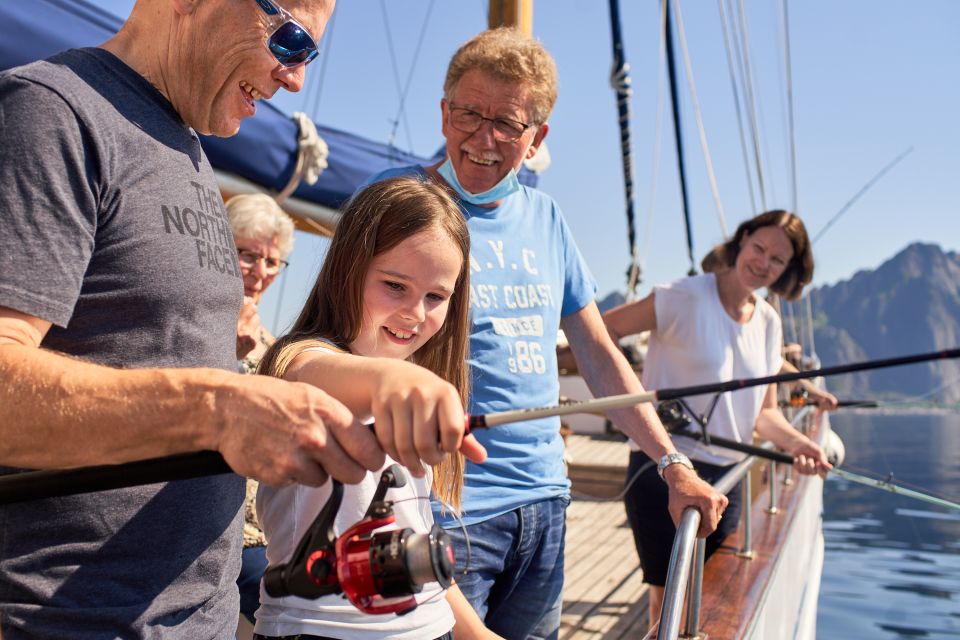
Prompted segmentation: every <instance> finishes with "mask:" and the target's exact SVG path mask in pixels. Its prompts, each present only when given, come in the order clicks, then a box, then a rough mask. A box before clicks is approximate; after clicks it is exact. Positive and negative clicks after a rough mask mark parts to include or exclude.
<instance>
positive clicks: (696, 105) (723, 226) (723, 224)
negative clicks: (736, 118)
mask: <svg viewBox="0 0 960 640" xmlns="http://www.w3.org/2000/svg"><path fill="white" fill-rule="evenodd" d="M671 1H672V2H673V11H674V13H675V14H676V16H677V33H679V34H680V49H681V50H682V52H683V64H684V67H685V68H686V71H687V84H688V85H689V87H690V100H691V102H692V103H693V113H694V115H695V116H696V118H697V130H698V131H699V133H700V146H701V147H703V158H704V161H705V162H706V165H707V178H708V179H709V181H710V192H711V193H712V194H713V203H714V206H715V207H716V209H717V218H719V220H720V231H721V232H722V233H723V235H724V237H726V236H727V235H728V234H727V221H726V218H725V217H724V215H723V204H722V203H721V202H720V191H719V189H717V178H716V176H715V175H714V172H713V161H712V160H711V158H710V147H709V146H708V145H707V132H706V129H705V128H704V126H703V117H702V116H701V114H700V101H699V100H698V99H697V88H696V85H695V84H694V82H693V67H692V66H691V64H690V53H689V51H688V50H687V36H686V33H685V32H684V29H683V16H681V15H680V0H671Z"/></svg>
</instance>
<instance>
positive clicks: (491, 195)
mask: <svg viewBox="0 0 960 640" xmlns="http://www.w3.org/2000/svg"><path fill="white" fill-rule="evenodd" d="M437 173H439V174H440V176H441V177H442V178H443V179H444V180H446V181H447V184H449V185H450V186H451V187H453V189H454V191H456V192H457V193H458V194H460V197H461V198H462V199H464V200H466V201H467V202H469V203H470V204H477V205H485V204H491V203H493V202H497V201H498V200H503V199H504V198H506V197H507V196H509V195H510V194H512V193H516V192H517V191H519V190H520V181H519V180H517V172H516V171H515V170H514V169H510V172H509V173H507V175H505V176H504V177H503V179H502V180H501V181H500V182H498V183H497V184H495V185H494V186H493V188H492V189H489V190H487V191H484V192H483V193H470V192H469V191H467V190H466V189H464V188H463V185H462V184H460V181H459V180H458V179H457V172H456V171H455V170H454V168H453V163H452V162H450V156H447V159H446V160H444V161H443V164H441V165H440V166H439V167H437Z"/></svg>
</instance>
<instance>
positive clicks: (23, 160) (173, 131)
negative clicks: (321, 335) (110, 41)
mask: <svg viewBox="0 0 960 640" xmlns="http://www.w3.org/2000/svg"><path fill="white" fill-rule="evenodd" d="M0 150H2V152H0V185H2V186H0V306H6V307H11V308H13V309H17V310H19V311H22V312H25V313H28V314H30V315H33V316H37V317H40V318H43V319H46V320H49V321H50V322H52V323H53V325H54V326H53V327H52V328H51V330H50V332H49V333H48V334H47V336H46V338H45V339H44V341H43V347H44V348H47V349H52V350H56V351H60V352H63V353H66V354H70V355H71V356H74V357H78V358H82V359H84V360H89V361H92V362H97V363H101V364H106V365H110V366H116V367H125V368H141V367H197V366H203V367H218V368H222V369H227V370H233V369H235V367H236V355H235V332H236V322H237V318H238V316H239V313H240V307H241V304H242V281H241V279H240V276H239V265H238V263H237V254H236V249H235V246H234V244H233V237H232V234H231V232H230V228H229V224H228V222H227V216H226V214H225V210H224V206H223V202H222V200H221V197H220V194H219V191H218V188H217V183H216V180H215V177H214V175H213V171H212V169H211V167H210V164H209V162H208V161H207V158H206V156H205V155H204V153H203V151H202V149H201V148H200V142H199V140H198V138H197V136H196V134H195V133H194V132H193V131H192V130H191V129H190V128H189V127H188V126H186V125H185V124H184V123H183V122H182V121H181V119H180V118H179V117H178V115H177V114H176V112H175V111H174V110H173V108H172V106H171V105H170V103H169V102H168V101H167V100H166V99H165V98H164V97H163V96H162V95H161V94H160V93H159V92H158V91H157V90H156V89H155V88H154V87H153V86H152V85H150V84H149V83H148V82H147V81H146V80H145V79H144V78H143V77H141V76H140V75H139V74H137V73H136V72H134V71H133V70H132V69H130V68H129V67H127V66H126V65H125V64H123V63H122V62H121V61H120V60H119V59H117V58H116V57H114V56H113V55H111V54H109V53H108V52H106V51H103V50H100V49H80V50H72V51H68V52H65V53H63V54H60V55H58V56H55V57H54V58H51V59H50V60H48V61H42V62H37V63H33V64H30V65H27V66H24V67H20V68H17V69H12V70H10V71H8V72H5V73H3V74H0ZM0 419H2V418H0ZM8 426H9V425H8ZM118 428H122V426H118ZM11 471H12V470H11V469H6V468H0V473H9V472H11ZM243 493H244V483H243V480H242V479H241V478H239V477H237V476H234V475H222V476H214V477H210V478H201V479H197V480H190V481H182V482H171V483H166V484H156V485H150V486H142V487H133V488H129V489H118V490H113V491H106V492H101V493H94V494H87V495H78V496H72V497H65V498H57V499H48V500H41V501H34V502H25V503H20V504H13V505H8V506H0V634H2V637H3V638H4V639H5V640H16V639H18V638H25V637H31V638H33V637H36V638H71V639H74V638H115V637H116V638H134V637H142V638H160V637H164V638H169V637H176V638H190V639H207V638H223V639H228V638H232V637H233V632H234V629H235V625H236V621H237V611H238V606H239V604H238V597H237V589H236V585H235V580H236V577H237V574H238V572H239V563H240V545H241V530H240V527H241V523H242V521H241V512H240V507H241V505H242V502H243Z"/></svg>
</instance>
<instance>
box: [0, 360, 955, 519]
mask: <svg viewBox="0 0 960 640" xmlns="http://www.w3.org/2000/svg"><path fill="white" fill-rule="evenodd" d="M954 358H960V349H947V350H944V351H935V352H929V353H920V354H914V355H908V356H901V357H896V358H886V359H881V360H868V361H864V362H855V363H851V364H845V365H838V366H834V367H824V368H821V369H812V370H810V371H799V372H796V373H785V374H779V375H773V376H763V377H759V378H744V379H740V380H728V381H725V382H717V383H712V384H701V385H694V386H689V387H677V388H673V389H660V390H658V391H646V392H643V393H635V394H622V395H615V396H607V397H605V398H595V399H593V400H584V401H582V402H571V403H566V404H561V405H555V406H549V407H540V408H534V409H520V410H516V411H502V412H497V413H489V414H486V415H476V416H467V417H466V432H467V433H469V432H470V431H473V430H476V429H485V428H490V427H495V426H497V425H501V424H507V423H510V422H522V421H525V420H533V419H536V418H545V417H552V416H561V415H568V414H574V413H593V412H600V411H609V410H613V409H622V408H625V407H630V406H633V405H636V404H641V403H646V402H662V401H664V400H674V399H680V398H685V397H688V396H697V395H706V394H719V393H725V392H728V391H736V390H737V389H746V388H748V387H755V386H760V385H768V384H776V383H780V382H793V381H795V380H804V379H809V378H819V377H830V376H835V375H840V374H843V373H854V372H857V371H867V370H871V369H880V368H885V367H896V366H903V365H908V364H916V363H920V362H930V361H933V360H945V359H954ZM230 472H231V469H230V467H229V466H228V465H227V463H226V461H224V459H223V457H222V456H221V455H220V454H219V453H217V452H214V451H199V452H196V453H188V454H181V455H177V456H172V457H169V458H153V459H150V460H141V461H137V462H130V463H125V464H119V465H104V466H97V467H85V468H80V469H68V470H43V471H27V472H21V473H15V474H11V475H7V476H3V477H0V504H7V503H11V502H23V501H28V500H39V499H42V498H51V497H56V496H64V495H74V494H78V493H89V492H92V491H105V490H109V489H119V488H122V487H131V486H137V485H143V484H153V483H157V482H169V481H173V480H186V479H189V478H197V477H202V476H209V475H216V474H221V473H230Z"/></svg>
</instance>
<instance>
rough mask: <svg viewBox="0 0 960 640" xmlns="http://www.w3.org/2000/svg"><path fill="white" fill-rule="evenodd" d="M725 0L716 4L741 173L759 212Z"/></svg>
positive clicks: (752, 206) (751, 206) (754, 209)
mask: <svg viewBox="0 0 960 640" xmlns="http://www.w3.org/2000/svg"><path fill="white" fill-rule="evenodd" d="M724 5H725V0H717V6H718V7H719V9H720V25H721V26H722V27H723V46H724V50H725V51H726V53H727V70H728V71H729V73H730V89H731V92H732V93H733V107H734V110H735V111H736V114H737V130H738V131H739V133H740V155H741V157H742V158H743V175H744V176H745V177H746V179H747V193H748V194H750V211H751V213H752V214H757V213H760V211H759V209H757V200H756V197H755V195H754V186H753V173H752V172H751V171H750V152H749V150H748V148H747V134H746V132H745V131H744V130H743V120H744V116H743V109H742V107H741V103H742V102H743V98H741V96H740V89H739V78H738V76H737V67H736V62H735V58H736V56H735V54H734V38H733V36H732V35H731V27H730V20H729V18H728V17H727V12H726V10H725V9H724Z"/></svg>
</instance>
